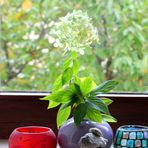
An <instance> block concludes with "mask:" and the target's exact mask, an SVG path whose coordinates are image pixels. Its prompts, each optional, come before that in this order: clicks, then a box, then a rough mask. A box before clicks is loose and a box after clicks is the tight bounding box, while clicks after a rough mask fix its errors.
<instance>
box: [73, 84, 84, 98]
mask: <svg viewBox="0 0 148 148" xmlns="http://www.w3.org/2000/svg"><path fill="white" fill-rule="evenodd" d="M74 86H75V89H76V92H77V94H78V95H80V96H82V92H81V89H80V86H79V85H78V84H74Z"/></svg>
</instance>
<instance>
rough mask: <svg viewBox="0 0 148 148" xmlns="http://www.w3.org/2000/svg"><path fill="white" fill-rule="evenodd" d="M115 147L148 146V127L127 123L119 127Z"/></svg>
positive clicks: (137, 147) (134, 147)
mask: <svg viewBox="0 0 148 148" xmlns="http://www.w3.org/2000/svg"><path fill="white" fill-rule="evenodd" d="M114 148H148V127H146V126H140V125H125V126H121V127H119V128H118V129H117V132H116V135H115V141H114Z"/></svg>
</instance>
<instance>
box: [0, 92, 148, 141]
mask: <svg viewBox="0 0 148 148" xmlns="http://www.w3.org/2000/svg"><path fill="white" fill-rule="evenodd" d="M47 94H49V92H2V91H1V92H0V139H4V138H8V137H9V135H10V133H11V132H12V131H13V129H15V128H16V127H20V126H27V125H41V126H48V127H50V128H52V129H53V130H54V131H55V132H56V133H57V128H56V113H57V108H55V109H52V110H47V105H48V102H46V101H41V100H40V99H39V98H42V97H43V96H45V95H47ZM98 97H109V98H111V99H113V100H114V103H112V105H110V111H111V114H112V115H113V116H115V117H116V118H117V119H118V122H117V123H114V124H111V126H112V128H113V130H114V131H115V130H116V129H117V128H118V127H119V126H121V125H124V124H141V125H146V126H148V94H147V93H141V94H139V93H110V94H106V95H99V96H98Z"/></svg>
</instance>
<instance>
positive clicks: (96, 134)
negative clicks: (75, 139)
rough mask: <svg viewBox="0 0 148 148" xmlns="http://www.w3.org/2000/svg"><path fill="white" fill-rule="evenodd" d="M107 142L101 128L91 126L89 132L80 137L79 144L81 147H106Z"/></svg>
mask: <svg viewBox="0 0 148 148" xmlns="http://www.w3.org/2000/svg"><path fill="white" fill-rule="evenodd" d="M107 142H108V140H107V139H105V138H104V137H103V135H102V132H101V131H100V130H99V129H97V128H90V129H89V133H86V134H85V135H84V136H83V137H81V138H80V140H79V145H80V148H104V147H105V146H106V145H107Z"/></svg>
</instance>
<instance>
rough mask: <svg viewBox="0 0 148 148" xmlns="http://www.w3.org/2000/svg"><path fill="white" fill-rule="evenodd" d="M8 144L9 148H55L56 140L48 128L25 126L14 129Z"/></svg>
mask: <svg viewBox="0 0 148 148" xmlns="http://www.w3.org/2000/svg"><path fill="white" fill-rule="evenodd" d="M8 143H9V148H56V145H57V140H56V136H55V134H54V132H53V131H52V130H51V129H50V128H47V127H42V126H26V127H19V128H16V129H15V130H14V131H13V132H12V134H11V135H10V137H9V141H8Z"/></svg>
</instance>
